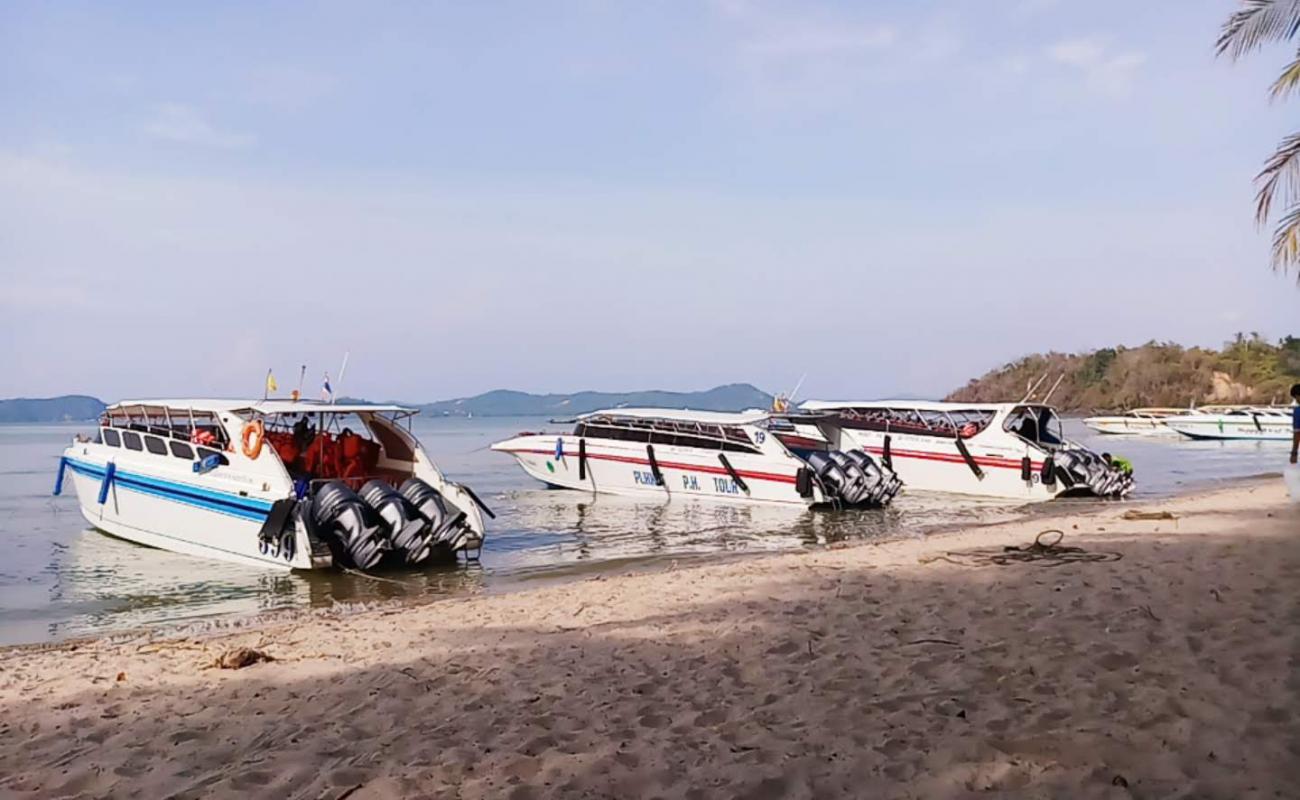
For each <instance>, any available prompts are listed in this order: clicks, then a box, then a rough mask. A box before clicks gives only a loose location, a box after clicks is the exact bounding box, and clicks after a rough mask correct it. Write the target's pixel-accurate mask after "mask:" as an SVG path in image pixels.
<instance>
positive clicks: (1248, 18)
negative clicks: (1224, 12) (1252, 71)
mask: <svg viewBox="0 0 1300 800" xmlns="http://www.w3.org/2000/svg"><path fill="white" fill-rule="evenodd" d="M1297 30H1300V0H1242V8H1240V9H1238V10H1237V11H1235V12H1233V14H1232V16H1230V17H1228V21H1227V22H1225V23H1223V29H1222V30H1221V31H1220V32H1219V41H1218V42H1216V43H1215V46H1214V49H1215V52H1217V53H1218V54H1219V55H1224V54H1227V55H1228V56H1229V57H1230V58H1232V59H1234V60H1235V59H1238V58H1241V57H1242V56H1243V55H1245V54H1246V53H1249V52H1250V51H1252V50H1255V49H1257V48H1258V47H1260V45H1263V44H1264V43H1266V42H1272V41H1278V40H1282V39H1290V38H1291V37H1293V36H1295V34H1296V31H1297Z"/></svg>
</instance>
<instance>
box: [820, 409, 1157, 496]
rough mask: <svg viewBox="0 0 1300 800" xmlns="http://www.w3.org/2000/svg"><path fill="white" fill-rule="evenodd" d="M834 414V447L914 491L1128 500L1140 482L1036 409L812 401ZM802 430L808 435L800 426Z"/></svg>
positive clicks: (1048, 411)
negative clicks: (867, 459) (880, 467)
mask: <svg viewBox="0 0 1300 800" xmlns="http://www.w3.org/2000/svg"><path fill="white" fill-rule="evenodd" d="M801 408H803V409H804V410H805V411H811V412H814V413H816V414H828V415H832V419H831V420H830V423H831V426H827V425H826V424H825V423H823V425H822V426H821V427H822V429H823V430H838V431H839V432H840V436H839V437H838V439H836V438H834V437H832V438H831V440H830V444H831V446H832V447H836V448H842V449H845V450H849V449H862V450H865V451H866V452H867V453H870V454H871V455H873V456H877V457H879V459H880V460H881V461H882V462H883V463H884V464H885V465H886V466H889V467H891V468H892V469H893V470H894V471H895V472H896V473H897V474H898V477H899V478H901V479H902V480H903V483H904V485H906V486H907V487H908V488H909V489H920V490H926V491H937V492H953V493H958V494H969V495H983V496H988V497H1005V498H1014V499H1019V500H1030V501H1034V500H1050V499H1052V498H1054V497H1061V496H1065V495H1071V496H1078V495H1095V496H1100V497H1121V496H1123V495H1126V494H1128V493H1129V492H1130V491H1131V490H1132V488H1133V476H1132V475H1131V474H1129V473H1128V472H1127V471H1125V470H1123V469H1120V468H1119V467H1118V466H1115V465H1113V464H1111V463H1110V461H1109V460H1108V459H1107V458H1105V457H1103V456H1102V455H1098V454H1097V453H1094V452H1092V451H1091V450H1088V449H1086V448H1084V447H1082V446H1080V445H1078V444H1076V443H1074V442H1071V441H1069V440H1068V439H1066V438H1065V434H1064V431H1063V430H1062V427H1061V419H1060V417H1059V416H1058V415H1057V413H1056V411H1055V410H1054V409H1052V408H1051V407H1050V406H1046V405H1041V404H1037V403H938V402H929V401H914V400H892V401H883V402H825V401H808V402H806V403H804V404H803V405H802V406H801ZM800 429H801V430H803V429H806V426H803V425H801V426H800Z"/></svg>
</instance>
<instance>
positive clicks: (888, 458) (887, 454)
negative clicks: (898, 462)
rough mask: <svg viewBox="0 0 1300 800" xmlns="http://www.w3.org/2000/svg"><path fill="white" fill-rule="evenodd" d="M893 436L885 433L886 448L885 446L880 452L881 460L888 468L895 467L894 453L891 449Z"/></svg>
mask: <svg viewBox="0 0 1300 800" xmlns="http://www.w3.org/2000/svg"><path fill="white" fill-rule="evenodd" d="M891 438H892V437H891V436H890V435H889V434H887V433H886V434H885V448H884V450H883V451H882V452H881V454H880V460H881V462H882V463H884V465H885V466H886V467H887V468H888V469H893V468H894V456H893V453H892V452H891V451H890V449H889V442H890V439H891Z"/></svg>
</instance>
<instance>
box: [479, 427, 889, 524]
mask: <svg viewBox="0 0 1300 800" xmlns="http://www.w3.org/2000/svg"><path fill="white" fill-rule="evenodd" d="M796 416H797V415H796ZM573 422H574V428H573V430H572V432H569V433H558V434H556V433H521V434H519V435H518V436H515V437H514V438H511V439H507V440H505V441H502V442H497V443H496V444H494V445H492V449H493V450H496V451H498V452H502V453H509V454H510V455H511V456H514V458H515V460H517V461H518V462H519V465H520V466H522V467H523V468H524V471H525V472H527V473H528V474H529V475H531V476H533V477H534V478H536V479H538V480H539V481H542V482H544V483H546V484H547V485H549V486H554V487H558V488H564V489H580V490H585V491H589V492H601V493H607V494H620V495H630V496H642V497H644V496H654V497H662V498H673V497H700V498H710V499H721V500H729V501H739V502H768V503H792V504H801V505H805V506H822V505H830V506H878V505H883V504H885V503H888V502H889V501H890V500H891V499H892V498H893V496H894V495H895V494H896V493H897V492H898V490H899V488H900V485H899V482H898V479H897V478H896V477H895V476H894V474H893V473H892V472H891V471H890V470H888V469H885V468H883V467H882V466H881V465H880V464H879V463H878V462H877V461H876V460H875V459H873V458H871V457H870V456H868V455H867V454H866V453H864V452H862V451H861V450H858V451H855V452H847V453H846V452H839V451H838V450H836V449H835V448H832V447H831V446H830V444H829V442H828V441H827V440H826V438H825V436H824V435H822V434H821V432H820V431H819V430H818V429H817V428H816V427H815V426H813V427H811V428H810V429H809V430H808V431H807V432H805V435H804V436H802V437H799V438H798V440H797V441H795V439H793V438H789V437H793V435H794V427H793V424H792V423H790V422H789V421H788V419H787V417H786V415H780V414H772V413H768V412H764V411H749V412H744V413H738V414H731V413H718V412H709V411H685V410H684V411H677V410H669V409H656V408H644V409H634V408H619V409H611V410H608V411H597V412H594V413H591V414H585V415H583V416H581V417H578V418H577V419H576V420H573ZM787 441H789V442H790V443H794V444H798V445H799V446H800V449H799V452H800V453H802V455H799V454H796V453H795V452H794V451H793V450H792V449H791V447H790V446H789V445H788V444H787Z"/></svg>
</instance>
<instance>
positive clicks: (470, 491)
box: [457, 484, 497, 519]
mask: <svg viewBox="0 0 1300 800" xmlns="http://www.w3.org/2000/svg"><path fill="white" fill-rule="evenodd" d="M457 485H458V486H460V488H461V489H463V490H465V494H467V495H469V499H471V500H473V501H474V505H476V506H478V507H479V508H481V509H482V510H483V513H484V514H487V515H488V517H489V518H491V519H496V518H497V515H496V514H494V513H492V509H490V508H488V507H487V503H484V502H483V501H482V500H480V499H479V496H478V495H476V494H474V490H473V489H471V488H469V487H468V486H464V485H462V484H457Z"/></svg>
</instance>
